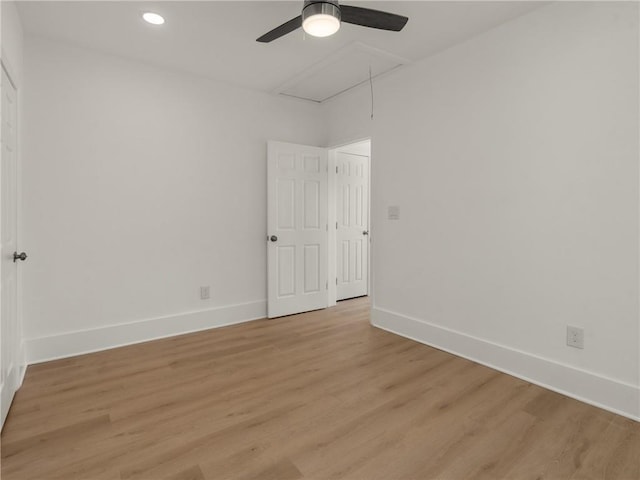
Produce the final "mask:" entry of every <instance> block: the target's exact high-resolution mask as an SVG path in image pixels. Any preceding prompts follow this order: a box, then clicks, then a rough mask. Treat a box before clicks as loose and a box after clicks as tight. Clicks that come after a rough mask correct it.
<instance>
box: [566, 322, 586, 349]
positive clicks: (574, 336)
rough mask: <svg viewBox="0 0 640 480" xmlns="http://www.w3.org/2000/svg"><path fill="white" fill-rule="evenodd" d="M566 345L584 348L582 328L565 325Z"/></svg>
mask: <svg viewBox="0 0 640 480" xmlns="http://www.w3.org/2000/svg"><path fill="white" fill-rule="evenodd" d="M567 345H569V346H570V347H574V348H584V330H583V329H582V328H580V327H572V326H571V325H567Z"/></svg>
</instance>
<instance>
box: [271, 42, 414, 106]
mask: <svg viewBox="0 0 640 480" xmlns="http://www.w3.org/2000/svg"><path fill="white" fill-rule="evenodd" d="M407 63H409V61H408V60H406V59H404V58H401V57H398V56H396V55H393V54H390V53H387V52H385V51H383V50H379V49H377V48H373V47H370V46H368V45H364V44H362V43H354V44H352V45H349V46H348V47H346V48H344V49H342V50H339V51H337V52H336V53H334V54H333V55H331V56H330V57H328V58H326V59H324V60H322V61H321V62H318V63H317V64H315V65H312V66H311V67H310V68H308V69H306V70H305V71H303V72H302V73H300V74H299V75H296V76H295V77H294V78H292V79H291V80H289V81H288V82H286V83H285V84H284V85H282V86H281V87H280V88H278V89H277V90H276V91H275V93H278V94H280V95H286V96H290V97H296V98H301V99H304V100H309V101H312V102H317V103H322V102H324V101H326V100H329V99H330V98H333V97H335V96H337V95H340V94H341V93H344V92H346V91H348V90H351V89H352V88H354V87H357V86H358V85H360V84H362V83H365V82H368V81H369V67H371V76H372V77H373V78H375V77H378V76H380V75H383V74H385V73H388V72H390V71H392V70H395V69H396V68H398V67H400V66H402V65H404V64H407Z"/></svg>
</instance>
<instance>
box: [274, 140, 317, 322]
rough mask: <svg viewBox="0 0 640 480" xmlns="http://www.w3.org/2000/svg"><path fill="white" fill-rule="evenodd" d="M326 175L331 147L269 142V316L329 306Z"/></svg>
mask: <svg viewBox="0 0 640 480" xmlns="http://www.w3.org/2000/svg"><path fill="white" fill-rule="evenodd" d="M327 177H328V174H327V150H326V149H324V148H318V147H310V146H306V145H296V144H291V143H282V142H273V141H270V142H269V144H268V153H267V232H268V235H267V243H268V247H267V249H268V252H267V260H268V262H267V263H268V282H267V285H268V308H267V310H268V316H269V318H273V317H280V316H283V315H291V314H294V313H300V312H307V311H309V310H317V309H320V308H326V307H327V304H328V295H327V286H328V284H327V266H328V256H327V250H328V244H329V242H328V231H327V230H328V226H327Z"/></svg>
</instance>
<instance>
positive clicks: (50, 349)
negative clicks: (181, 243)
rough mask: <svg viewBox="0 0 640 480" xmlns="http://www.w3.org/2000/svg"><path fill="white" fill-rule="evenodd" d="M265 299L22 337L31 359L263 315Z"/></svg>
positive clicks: (94, 349)
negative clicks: (49, 334)
mask: <svg viewBox="0 0 640 480" xmlns="http://www.w3.org/2000/svg"><path fill="white" fill-rule="evenodd" d="M266 313H267V302H266V301H265V300H262V301H258V302H250V303H243V304H240V305H230V306H225V307H218V308H211V309H208V310H200V311H196V312H187V313H181V314H177V315H169V316H166V317H160V318H152V319H147V320H139V321H135V322H130V323H122V324H118V325H108V326H105V327H99V328H92V329H89V330H78V331H74V332H66V333H62V334H58V335H51V336H46V337H39V338H29V339H26V340H25V346H26V361H27V364H29V365H31V364H34V363H40V362H46V361H49V360H56V359H59V358H65V357H72V356H75V355H82V354H85V353H91V352H97V351H100V350H107V349H110V348H115V347H122V346H125V345H132V344H134V343H141V342H148V341H149V340H157V339H159V338H166V337H171V336H174V335H182V334H185V333H191V332H197V331H200V330H208V329H210V328H217V327H224V326H227V325H234V324H237V323H243V322H248V321H251V320H257V319H260V318H265V317H266Z"/></svg>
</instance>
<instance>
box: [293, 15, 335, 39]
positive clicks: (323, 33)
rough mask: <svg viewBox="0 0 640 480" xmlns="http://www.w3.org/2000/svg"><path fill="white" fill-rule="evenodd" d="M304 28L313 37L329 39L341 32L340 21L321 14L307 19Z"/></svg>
mask: <svg viewBox="0 0 640 480" xmlns="http://www.w3.org/2000/svg"><path fill="white" fill-rule="evenodd" d="M302 28H303V30H304V31H305V32H306V33H308V34H309V35H311V36H313V37H329V36H331V35H333V34H334V33H336V32H337V31H338V30H340V20H338V19H337V18H336V17H334V16H333V15H327V14H323V13H319V14H316V15H311V16H310V17H307V18H305V19H304V21H303V22H302Z"/></svg>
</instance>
